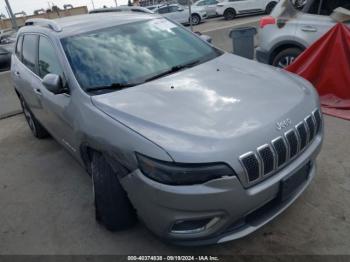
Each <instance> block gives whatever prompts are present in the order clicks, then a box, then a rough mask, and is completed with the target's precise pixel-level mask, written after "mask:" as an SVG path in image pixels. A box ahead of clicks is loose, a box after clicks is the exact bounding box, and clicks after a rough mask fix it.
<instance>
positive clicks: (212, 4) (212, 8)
mask: <svg viewBox="0 0 350 262" xmlns="http://www.w3.org/2000/svg"><path fill="white" fill-rule="evenodd" d="M219 3H220V1H218V0H199V1H197V2H195V3H194V4H193V5H192V8H198V9H201V10H203V11H205V12H206V13H207V16H208V17H214V16H217V14H216V5H217V4H219Z"/></svg>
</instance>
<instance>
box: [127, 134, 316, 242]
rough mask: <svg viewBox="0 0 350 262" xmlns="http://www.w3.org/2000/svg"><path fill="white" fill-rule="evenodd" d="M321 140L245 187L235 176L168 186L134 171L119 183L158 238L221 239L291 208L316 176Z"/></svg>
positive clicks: (244, 231) (237, 235) (247, 230)
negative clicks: (289, 182) (291, 181)
mask: <svg viewBox="0 0 350 262" xmlns="http://www.w3.org/2000/svg"><path fill="white" fill-rule="evenodd" d="M321 144H322V137H321V136H318V137H316V139H315V140H314V142H313V143H312V144H310V146H309V147H308V148H307V149H306V150H305V151H304V152H303V154H302V155H300V156H299V157H298V158H297V159H295V160H294V161H293V162H292V163H290V164H289V165H288V166H286V167H285V168H284V169H282V170H280V171H279V172H278V173H276V174H275V175H273V176H271V177H269V178H268V179H266V180H264V181H262V182H261V183H259V184H257V185H255V186H252V187H249V188H244V187H243V186H242V184H241V182H240V181H239V179H238V178H237V177H225V178H221V179H216V180H212V181H209V182H207V183H204V184H200V185H190V186H169V185H164V184H160V183H158V182H156V181H153V180H151V179H149V178H147V177H146V176H145V175H143V174H142V172H141V171H140V170H138V169H137V170H135V171H134V172H133V173H131V174H129V175H128V176H126V177H124V178H122V179H121V183H122V185H123V187H124V189H125V190H126V191H127V193H128V196H129V198H130V200H131V202H132V204H133V205H134V207H135V208H136V210H137V213H138V216H139V218H140V219H141V220H143V221H144V222H145V224H146V225H147V227H148V228H149V229H150V230H151V231H152V232H153V233H155V234H156V235H158V236H159V237H161V238H163V239H166V240H167V241H169V242H172V243H175V244H179V245H207V244H213V243H222V242H226V241H230V240H234V239H238V238H241V237H244V236H246V235H248V234H250V233H252V232H254V231H255V230H257V229H258V228H260V227H262V226H263V225H265V224H266V223H268V222H269V221H270V220H272V219H273V218H275V217H276V216H277V215H278V214H280V213H281V212H283V211H284V210H285V209H286V208H287V207H288V206H290V205H291V204H292V203H293V202H294V201H295V200H296V199H297V198H298V196H299V195H300V194H301V193H302V192H303V191H304V190H305V189H306V188H307V186H308V185H309V184H310V182H311V180H312V179H313V177H314V176H315V173H316V164H315V159H316V156H317V155H318V153H319V151H320V148H321ZM305 167H306V168H307V171H305V172H306V173H307V174H306V176H305V177H306V179H305V180H303V181H302V183H300V184H298V186H297V187H296V188H294V189H293V192H292V193H291V194H290V195H288V198H281V183H282V181H284V180H285V179H286V178H288V177H290V176H292V175H295V174H296V175H297V174H298V172H299V171H300V170H301V169H303V168H305Z"/></svg>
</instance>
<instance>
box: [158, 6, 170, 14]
mask: <svg viewBox="0 0 350 262" xmlns="http://www.w3.org/2000/svg"><path fill="white" fill-rule="evenodd" d="M158 13H159V14H166V13H169V7H163V8H160V9H159V10H158Z"/></svg>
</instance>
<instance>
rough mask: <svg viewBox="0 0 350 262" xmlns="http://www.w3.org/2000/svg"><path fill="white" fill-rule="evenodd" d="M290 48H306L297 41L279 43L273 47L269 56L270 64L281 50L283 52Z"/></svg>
mask: <svg viewBox="0 0 350 262" xmlns="http://www.w3.org/2000/svg"><path fill="white" fill-rule="evenodd" d="M288 48H298V49H300V50H301V51H304V50H305V49H306V48H305V47H303V46H302V45H299V44H296V43H286V44H282V45H279V46H277V47H276V48H274V49H273V51H272V53H271V55H270V57H269V64H270V65H271V64H272V62H273V60H274V59H275V57H276V56H277V54H279V53H280V52H282V51H283V50H285V49H288Z"/></svg>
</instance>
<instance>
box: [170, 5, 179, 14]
mask: <svg viewBox="0 0 350 262" xmlns="http://www.w3.org/2000/svg"><path fill="white" fill-rule="evenodd" d="M169 9H170V10H169V13H174V12H177V11H178V10H179V7H178V6H170V7H169Z"/></svg>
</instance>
